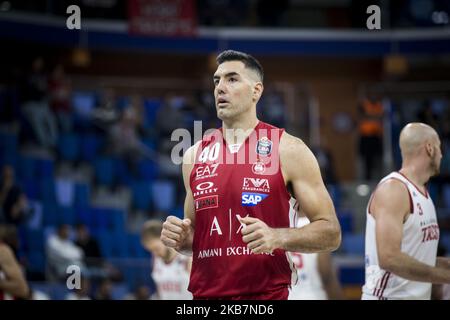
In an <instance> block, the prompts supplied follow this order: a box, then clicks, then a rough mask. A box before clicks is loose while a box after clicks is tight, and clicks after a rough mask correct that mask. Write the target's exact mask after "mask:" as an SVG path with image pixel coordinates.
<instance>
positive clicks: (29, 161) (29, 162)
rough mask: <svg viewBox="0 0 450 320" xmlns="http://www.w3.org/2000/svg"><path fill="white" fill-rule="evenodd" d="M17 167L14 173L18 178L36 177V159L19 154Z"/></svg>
mask: <svg viewBox="0 0 450 320" xmlns="http://www.w3.org/2000/svg"><path fill="white" fill-rule="evenodd" d="M18 162H19V163H18V164H19V165H18V168H17V172H16V175H17V177H19V178H20V179H36V178H37V174H36V172H37V162H38V161H37V159H36V158H33V157H30V156H26V155H20V156H19V157H18Z"/></svg>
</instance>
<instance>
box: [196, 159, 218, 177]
mask: <svg viewBox="0 0 450 320" xmlns="http://www.w3.org/2000/svg"><path fill="white" fill-rule="evenodd" d="M218 166H219V164H218V163H214V164H211V165H209V166H208V165H206V166H201V167H198V168H197V169H196V170H195V180H199V179H205V178H212V177H215V176H217V173H216V170H217V167H218Z"/></svg>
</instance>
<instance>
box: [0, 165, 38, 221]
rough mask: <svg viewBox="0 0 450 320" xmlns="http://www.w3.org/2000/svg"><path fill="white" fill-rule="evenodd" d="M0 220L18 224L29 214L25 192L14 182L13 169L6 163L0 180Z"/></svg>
mask: <svg viewBox="0 0 450 320" xmlns="http://www.w3.org/2000/svg"><path fill="white" fill-rule="evenodd" d="M0 203H1V211H2V212H1V214H0V222H2V221H3V222H5V223H11V224H15V225H19V224H20V223H21V222H23V221H25V220H26V219H27V218H29V217H30V215H31V213H32V212H31V209H30V208H29V207H28V200H27V197H26V195H25V193H24V192H23V191H22V189H21V188H20V187H19V186H18V185H17V184H16V182H15V174H14V169H13V168H12V167H11V166H9V165H6V166H4V167H3V169H2V177H1V181H0Z"/></svg>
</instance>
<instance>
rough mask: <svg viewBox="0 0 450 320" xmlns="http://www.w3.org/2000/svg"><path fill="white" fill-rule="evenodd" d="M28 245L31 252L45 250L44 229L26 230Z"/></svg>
mask: <svg viewBox="0 0 450 320" xmlns="http://www.w3.org/2000/svg"><path fill="white" fill-rule="evenodd" d="M25 237H26V241H27V243H26V245H27V248H28V251H29V252H43V251H44V246H45V243H44V233H43V231H42V230H34V229H28V230H26V235H25Z"/></svg>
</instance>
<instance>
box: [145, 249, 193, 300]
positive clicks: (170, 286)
mask: <svg viewBox="0 0 450 320" xmlns="http://www.w3.org/2000/svg"><path fill="white" fill-rule="evenodd" d="M189 259H191V258H190V257H187V256H183V255H181V254H177V255H176V257H175V258H174V259H173V261H171V262H169V263H165V262H164V261H163V260H162V259H161V258H158V257H156V256H154V262H153V270H152V278H153V280H154V281H155V284H156V286H157V289H158V294H159V298H160V299H161V300H192V294H191V293H190V292H189V291H188V285H189V264H190V262H189Z"/></svg>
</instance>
